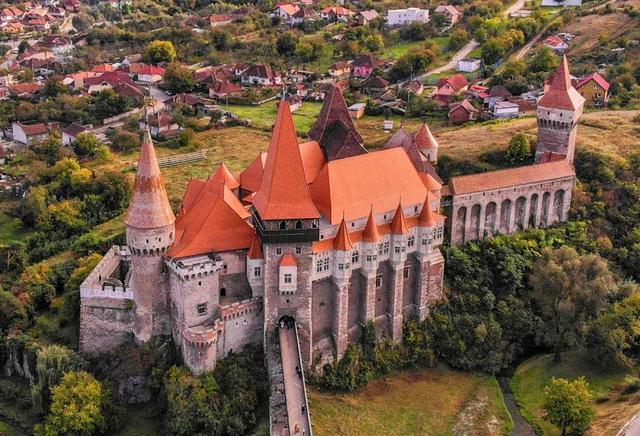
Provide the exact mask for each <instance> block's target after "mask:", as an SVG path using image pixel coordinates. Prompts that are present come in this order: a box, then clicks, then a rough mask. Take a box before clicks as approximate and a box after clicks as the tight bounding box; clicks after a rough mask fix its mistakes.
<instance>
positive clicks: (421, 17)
mask: <svg viewBox="0 0 640 436" xmlns="http://www.w3.org/2000/svg"><path fill="white" fill-rule="evenodd" d="M428 22H429V10H428V9H420V8H405V9H390V10H388V11H387V25H388V26H389V27H397V26H406V25H408V24H411V23H428Z"/></svg>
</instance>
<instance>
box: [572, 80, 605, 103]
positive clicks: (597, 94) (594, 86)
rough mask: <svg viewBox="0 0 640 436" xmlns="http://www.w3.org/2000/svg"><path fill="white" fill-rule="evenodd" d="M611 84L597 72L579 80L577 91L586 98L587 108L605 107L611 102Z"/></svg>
mask: <svg viewBox="0 0 640 436" xmlns="http://www.w3.org/2000/svg"><path fill="white" fill-rule="evenodd" d="M610 87H611V85H609V82H607V81H606V80H605V78H604V77H602V76H601V75H600V74H598V73H597V72H595V73H592V74H589V75H588V76H586V77H583V78H581V79H579V80H578V83H577V84H576V86H575V88H576V91H578V92H579V93H580V95H581V96H582V97H584V99H585V102H584V104H585V105H586V106H587V107H603V106H606V105H607V103H608V102H609V88H610Z"/></svg>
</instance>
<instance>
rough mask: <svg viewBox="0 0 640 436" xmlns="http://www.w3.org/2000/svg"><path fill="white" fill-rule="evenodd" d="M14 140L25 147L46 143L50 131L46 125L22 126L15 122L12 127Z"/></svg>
mask: <svg viewBox="0 0 640 436" xmlns="http://www.w3.org/2000/svg"><path fill="white" fill-rule="evenodd" d="M11 130H12V133H13V140H14V141H16V142H19V143H21V144H25V145H32V144H35V143H37V142H41V141H44V140H45V139H47V138H48V137H49V132H50V129H49V127H48V126H47V125H46V124H43V123H37V124H22V123H20V122H14V123H13V124H12V125H11Z"/></svg>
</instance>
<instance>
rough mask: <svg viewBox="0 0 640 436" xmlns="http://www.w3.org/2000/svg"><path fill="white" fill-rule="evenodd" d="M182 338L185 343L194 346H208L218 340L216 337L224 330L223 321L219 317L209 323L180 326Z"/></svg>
mask: <svg viewBox="0 0 640 436" xmlns="http://www.w3.org/2000/svg"><path fill="white" fill-rule="evenodd" d="M181 330H182V338H183V339H184V341H185V343H186V344H187V345H189V346H191V347H195V348H208V347H211V346H212V345H214V344H215V343H216V342H217V341H218V337H219V336H220V334H221V333H222V332H223V331H224V323H223V322H222V321H220V320H219V319H216V320H215V321H213V324H211V325H198V326H194V327H187V326H186V325H183V326H182V329H181Z"/></svg>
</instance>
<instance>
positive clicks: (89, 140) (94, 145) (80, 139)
mask: <svg viewBox="0 0 640 436" xmlns="http://www.w3.org/2000/svg"><path fill="white" fill-rule="evenodd" d="M101 145H102V142H101V141H100V140H99V139H98V138H97V137H96V135H94V134H93V133H91V132H82V133H80V134H79V135H78V136H76V139H75V140H74V141H73V143H72V144H71V146H72V147H73V151H75V153H76V154H77V155H78V156H80V157H86V156H94V155H95V153H96V151H97V150H98V148H99V147H100V146H101Z"/></svg>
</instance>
